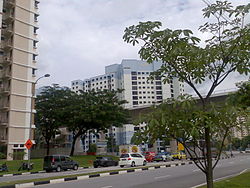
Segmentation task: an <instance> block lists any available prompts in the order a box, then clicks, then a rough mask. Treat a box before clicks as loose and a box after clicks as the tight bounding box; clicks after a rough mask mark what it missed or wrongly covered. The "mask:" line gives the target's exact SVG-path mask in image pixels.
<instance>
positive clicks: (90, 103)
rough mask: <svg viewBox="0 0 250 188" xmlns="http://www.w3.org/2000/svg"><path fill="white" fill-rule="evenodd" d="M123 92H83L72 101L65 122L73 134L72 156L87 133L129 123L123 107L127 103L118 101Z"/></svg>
mask: <svg viewBox="0 0 250 188" xmlns="http://www.w3.org/2000/svg"><path fill="white" fill-rule="evenodd" d="M120 92H121V91H120V90H118V91H108V90H104V91H97V92H95V91H89V92H82V93H80V94H79V95H77V96H74V98H72V99H71V105H69V106H68V108H67V110H66V112H67V113H66V114H65V115H64V120H65V121H66V122H67V123H66V124H67V126H68V129H69V130H70V131H72V133H73V140H72V147H71V152H70V155H71V156H72V155H74V149H75V143H76V140H77V138H79V137H81V136H84V135H85V134H86V133H87V132H91V130H92V131H94V132H99V131H104V130H106V129H108V128H109V127H110V126H111V125H113V126H120V125H122V124H123V123H125V122H126V121H127V113H126V110H125V109H124V108H123V107H122V105H123V104H124V103H125V102H126V101H123V100H119V99H118V95H117V94H118V93H120Z"/></svg>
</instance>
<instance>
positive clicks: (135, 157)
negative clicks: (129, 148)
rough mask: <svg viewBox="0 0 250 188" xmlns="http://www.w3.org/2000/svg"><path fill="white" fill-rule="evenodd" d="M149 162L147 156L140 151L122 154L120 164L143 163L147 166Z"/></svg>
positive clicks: (122, 165)
mask: <svg viewBox="0 0 250 188" xmlns="http://www.w3.org/2000/svg"><path fill="white" fill-rule="evenodd" d="M146 164H147V161H146V159H145V157H144V156H143V155H141V154H139V153H125V154H121V156H120V161H119V165H120V167H124V166H131V167H134V166H138V165H143V166H145V165H146Z"/></svg>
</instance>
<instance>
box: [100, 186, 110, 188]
mask: <svg viewBox="0 0 250 188" xmlns="http://www.w3.org/2000/svg"><path fill="white" fill-rule="evenodd" d="M101 188H112V186H105V187H101Z"/></svg>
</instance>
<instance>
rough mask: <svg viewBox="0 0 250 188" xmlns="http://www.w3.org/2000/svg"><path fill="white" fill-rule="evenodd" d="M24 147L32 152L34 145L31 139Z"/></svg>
mask: <svg viewBox="0 0 250 188" xmlns="http://www.w3.org/2000/svg"><path fill="white" fill-rule="evenodd" d="M24 145H25V147H26V148H27V149H28V150H30V148H31V147H32V146H33V143H32V141H31V140H30V139H28V140H27V141H26V143H25V144H24Z"/></svg>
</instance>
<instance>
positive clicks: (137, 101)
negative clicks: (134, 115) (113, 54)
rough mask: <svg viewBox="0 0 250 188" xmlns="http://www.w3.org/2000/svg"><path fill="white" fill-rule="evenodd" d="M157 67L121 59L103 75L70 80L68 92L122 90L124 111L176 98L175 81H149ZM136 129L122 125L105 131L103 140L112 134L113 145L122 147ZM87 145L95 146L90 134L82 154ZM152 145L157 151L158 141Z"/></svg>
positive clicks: (178, 88) (181, 90)
mask: <svg viewBox="0 0 250 188" xmlns="http://www.w3.org/2000/svg"><path fill="white" fill-rule="evenodd" d="M161 65H162V64H161V63H160V62H154V63H152V64H148V63H146V62H144V61H140V60H122V62H121V64H113V65H109V66H106V67H105V74H103V75H99V76H95V77H92V78H88V79H85V80H74V81H72V82H71V90H72V91H74V92H76V93H79V92H80V91H81V90H82V91H85V92H87V91H90V90H95V91H98V90H105V89H106V90H111V89H114V90H116V89H123V92H122V93H121V94H120V95H119V97H120V99H121V100H126V101H127V102H128V103H127V104H125V108H127V109H132V108H137V107H141V106H150V105H152V104H155V103H161V102H162V101H163V100H165V99H167V98H176V97H178V96H179V95H181V94H183V93H184V84H183V83H181V82H179V81H178V79H177V78H174V79H172V81H171V83H169V84H168V83H164V82H163V81H162V79H161V78H157V77H156V78H155V79H154V80H150V79H149V76H150V73H152V72H154V71H156V70H158V69H159V68H160V67H161ZM144 126H145V125H144ZM138 129H143V126H142V125H139V126H135V125H132V124H126V125H123V127H112V128H111V129H108V130H107V131H108V132H107V133H106V134H105V137H110V136H111V135H112V137H113V138H114V139H115V142H116V144H117V145H124V144H125V145H126V144H130V143H131V138H132V136H133V135H134V133H135V132H136V131H137V130H138ZM111 130H112V131H111ZM89 142H91V143H96V144H97V146H98V147H99V144H98V143H99V142H98V138H97V137H95V135H91V136H87V137H86V139H84V140H83V151H87V150H88V145H89ZM102 144H103V142H102ZM157 144H158V145H159V147H158V145H157ZM104 145H105V144H104ZM156 145H157V147H156V148H155V149H156V150H157V151H161V148H160V141H159V143H158V142H156ZM105 147H106V145H105ZM142 147H143V148H144V149H146V148H147V147H148V146H147V144H145V145H142Z"/></svg>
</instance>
